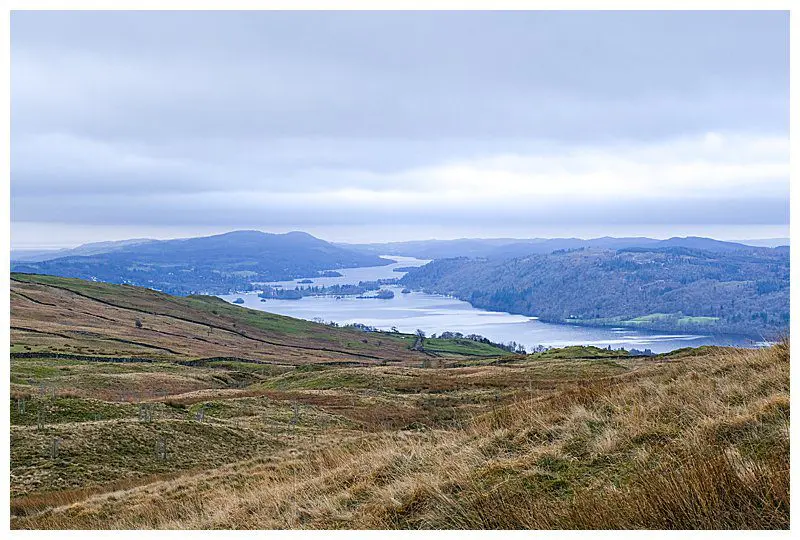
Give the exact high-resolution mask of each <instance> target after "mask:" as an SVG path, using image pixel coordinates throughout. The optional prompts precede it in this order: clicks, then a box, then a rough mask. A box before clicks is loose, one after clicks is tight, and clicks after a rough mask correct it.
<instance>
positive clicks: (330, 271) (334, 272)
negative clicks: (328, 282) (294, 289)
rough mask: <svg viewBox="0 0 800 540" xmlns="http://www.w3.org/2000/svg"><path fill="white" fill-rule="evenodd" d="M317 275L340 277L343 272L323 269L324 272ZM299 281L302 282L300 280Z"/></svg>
mask: <svg viewBox="0 0 800 540" xmlns="http://www.w3.org/2000/svg"><path fill="white" fill-rule="evenodd" d="M319 275H320V277H342V276H343V275H344V274H342V273H340V272H337V271H336V270H325V271H324V272H320V273H319ZM300 283H302V281H301V282H300ZM309 283H310V282H309Z"/></svg>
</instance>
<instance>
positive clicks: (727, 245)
mask: <svg viewBox="0 0 800 540" xmlns="http://www.w3.org/2000/svg"><path fill="white" fill-rule="evenodd" d="M338 245H340V246H342V247H347V248H350V249H354V250H357V251H360V252H363V253H374V254H382V255H400V256H405V257H417V258H420V259H448V258H453V257H471V258H488V259H511V258H516V257H524V256H526V255H534V254H547V253H552V252H554V251H558V250H562V249H579V248H599V249H626V248H659V247H687V248H692V249H703V250H707V251H714V252H720V251H737V250H752V249H758V246H755V245H748V244H746V243H739V242H724V241H720V240H714V239H712V238H703V237H697V236H688V237H684V238H681V237H673V238H669V239H667V240H657V239H655V238H647V237H623V238H615V237H611V236H604V237H601V238H592V239H588V240H584V239H582V238H531V239H514V238H487V239H482V238H462V239H458V240H419V241H412V242H389V243H385V244H338Z"/></svg>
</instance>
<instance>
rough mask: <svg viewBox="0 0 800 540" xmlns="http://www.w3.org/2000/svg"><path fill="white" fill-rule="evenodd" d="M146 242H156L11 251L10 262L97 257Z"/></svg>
mask: <svg viewBox="0 0 800 540" xmlns="http://www.w3.org/2000/svg"><path fill="white" fill-rule="evenodd" d="M148 242H157V240H153V239H150V238H131V239H130V240H116V241H110V242H92V243H89V244H82V245H80V246H78V247H75V248H64V249H12V250H11V260H12V261H27V262H41V261H49V260H51V259H58V258H60V257H72V256H82V255H98V254H100V253H108V252H109V251H115V250H118V249H123V248H127V247H133V246H136V245H139V244H146V243H148Z"/></svg>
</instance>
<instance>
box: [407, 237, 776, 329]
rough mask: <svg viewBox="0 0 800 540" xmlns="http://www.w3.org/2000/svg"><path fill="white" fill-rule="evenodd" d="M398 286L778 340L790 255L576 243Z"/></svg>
mask: <svg viewBox="0 0 800 540" xmlns="http://www.w3.org/2000/svg"><path fill="white" fill-rule="evenodd" d="M401 282H402V283H403V284H404V285H406V286H408V287H412V288H417V289H422V290H425V291H428V292H434V293H440V294H449V295H453V296H456V297H458V298H460V299H462V300H467V301H469V302H471V303H472V304H473V305H474V306H476V307H481V308H486V309H491V310H498V311H508V312H512V313H521V314H525V315H532V316H537V317H539V318H541V319H542V320H545V321H552V322H571V323H575V324H587V325H603V326H605V325H613V326H630V327H640V328H650V329H658V330H667V331H699V332H706V333H709V332H714V333H737V334H746V335H750V336H752V337H754V338H760V337H766V338H768V339H769V338H774V337H776V336H777V335H778V334H780V333H782V332H784V331H788V325H789V251H788V249H785V248H776V249H748V250H740V251H730V252H710V251H702V250H693V249H688V248H675V247H670V248H661V249H653V250H648V249H646V248H632V249H622V250H618V251H613V250H589V249H578V250H572V251H557V252H554V253H551V254H547V255H532V256H529V257H524V258H518V259H510V260H485V259H466V258H456V259H443V260H437V261H434V262H432V263H429V264H427V265H425V266H423V267H420V268H419V269H415V270H412V271H411V272H409V273H408V274H407V275H406V276H405V277H404V278H403V279H402V280H401Z"/></svg>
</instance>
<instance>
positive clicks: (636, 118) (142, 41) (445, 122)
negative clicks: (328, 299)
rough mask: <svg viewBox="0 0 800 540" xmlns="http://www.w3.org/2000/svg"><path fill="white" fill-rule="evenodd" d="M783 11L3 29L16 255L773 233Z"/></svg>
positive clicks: (167, 20) (780, 158) (57, 18)
mask: <svg viewBox="0 0 800 540" xmlns="http://www.w3.org/2000/svg"><path fill="white" fill-rule="evenodd" d="M788 22H789V21H788V14H787V13H781V12H771V13H769V12H763V13H758V12H730V13H721V12H717V13H708V12H684V13H681V12H666V13H665V12H638V13H618V12H617V13H612V12H605V13H604V12H591V13H590V12H586V13H580V12H523V13H498V12H495V13H478V12H463V13H457V12H450V13H446V12H442V13H431V12H428V13H426V12H417V13H409V12H405V13H386V12H384V13H379V12H374V13H347V12H336V13H320V12H317V13H314V12H304V13H302V12H294V13H291V12H289V13H287V12H283V13H281V12H246V13H220V12H205V13H192V12H149V13H145V12H108V13H91V12H49V13H48V12H15V13H13V14H12V19H11V31H12V34H11V40H12V58H11V61H12V68H11V71H12V80H11V94H12V145H11V157H12V163H11V174H12V184H11V212H12V247H15V248H20V247H52V246H69V245H76V244H78V243H82V242H86V241H97V240H110V239H122V238H132V237H156V238H167V237H176V236H194V235H199V234H211V233H216V232H224V231H228V230H233V229H242V228H247V229H260V230H264V231H272V232H283V231H289V230H305V231H308V232H311V233H312V234H315V235H317V236H320V237H322V238H325V239H328V240H337V241H391V240H403V239H424V238H434V237H437V238H457V237H465V236H472V237H476V236H480V237H497V236H504V237H509V236H512V237H536V236H582V237H593V236H602V235H604V234H613V235H623V234H624V235H651V236H659V237H668V236H672V235H686V234H703V235H710V236H716V237H719V238H728V239H731V238H755V237H769V236H788V222H789V218H788V216H789V140H788V133H789V131H788V106H789V94H788V91H789V59H788V56H789V53H788V41H789V28H788V26H789V25H788Z"/></svg>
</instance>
